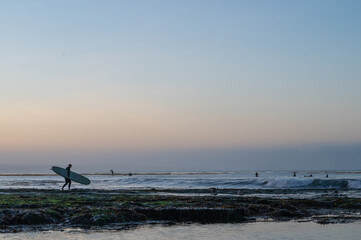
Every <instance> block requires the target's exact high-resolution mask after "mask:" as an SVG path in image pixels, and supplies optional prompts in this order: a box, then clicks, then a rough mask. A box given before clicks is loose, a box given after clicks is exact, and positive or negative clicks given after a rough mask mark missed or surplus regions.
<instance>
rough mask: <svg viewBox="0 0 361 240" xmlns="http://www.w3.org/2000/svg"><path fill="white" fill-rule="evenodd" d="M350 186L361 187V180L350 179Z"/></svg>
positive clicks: (352, 187) (353, 187)
mask: <svg viewBox="0 0 361 240" xmlns="http://www.w3.org/2000/svg"><path fill="white" fill-rule="evenodd" d="M348 188H351V189H361V180H348Z"/></svg>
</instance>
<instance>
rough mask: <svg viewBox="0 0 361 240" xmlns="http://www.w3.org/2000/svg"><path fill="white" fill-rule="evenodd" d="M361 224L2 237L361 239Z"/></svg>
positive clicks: (246, 225) (57, 239)
mask: <svg viewBox="0 0 361 240" xmlns="http://www.w3.org/2000/svg"><path fill="white" fill-rule="evenodd" d="M360 236H361V223H348V224H329V225H321V224H316V223H311V222H307V223H302V222H301V223H300V222H280V223H275V222H256V223H244V224H205V225H199V224H189V225H184V224H183V225H172V226H164V225H153V226H140V227H137V228H131V229H128V230H113V231H109V230H105V231H85V230H80V229H67V230H65V231H62V232H23V233H15V234H1V235H0V238H2V239H9V240H15V239H16V240H18V239H19V240H20V239H21V240H30V239H34V240H37V239H39V240H40V239H52V240H74V239H78V240H85V239H86V240H92V239H94V240H98V239H103V240H117V239H119V240H151V239H156V240H163V239H164V240H173V239H174V240H175V239H181V240H193V239H197V240H223V239H227V240H242V239H247V240H253V239H255V240H256V239H257V240H262V239H269V240H272V239H275V240H279V239H317V240H333V239H347V240H353V239H360Z"/></svg>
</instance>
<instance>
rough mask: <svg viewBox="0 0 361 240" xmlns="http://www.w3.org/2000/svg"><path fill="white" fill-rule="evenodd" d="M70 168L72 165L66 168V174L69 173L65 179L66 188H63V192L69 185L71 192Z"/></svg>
mask: <svg viewBox="0 0 361 240" xmlns="http://www.w3.org/2000/svg"><path fill="white" fill-rule="evenodd" d="M70 168H71V164H69V165H68V167H67V168H66V172H67V177H66V178H65V184H64V186H63V187H62V188H61V190H64V187H65V186H66V185H67V184H69V185H68V188H69V190H70V186H71V180H70Z"/></svg>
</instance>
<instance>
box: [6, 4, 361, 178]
mask: <svg viewBox="0 0 361 240" xmlns="http://www.w3.org/2000/svg"><path fill="white" fill-rule="evenodd" d="M360 25H361V2H360V1H351V0H348V1H332V0H330V1H325V0H322V1H321V0H312V1H308V0H305V1H281V0H275V1H266V0H265V1H262V0H259V1H246V0H243V1H232V0H226V1H213V0H204V1H202V0H192V1H187V0H184V1H168V0H160V1H158V0H152V1H145V0H144V1H141V0H136V1H115V0H114V1H112V0H106V1H103V0H86V1H85V0H78V1H70V0H69V1H45V0H43V1H40V0H34V1H28V0H22V1H20V0H5V1H1V2H0V32H1V34H0V53H1V54H0V167H1V169H2V170H1V171H3V172H8V171H12V172H16V171H47V170H48V166H51V165H54V164H57V165H67V164H68V163H69V162H72V163H73V165H74V163H75V165H78V166H79V168H82V169H83V170H84V171H86V170H88V171H103V170H104V169H108V168H113V169H117V170H118V169H119V171H167V170H172V171H182V170H187V171H192V170H194V171H209V170H230V169H231V170H243V169H361V158H360V157H361V156H360V153H361V124H360V123H361V104H360V103H361V79H360V76H361V68H360V65H361V45H360V42H361V28H360ZM44 169H45V170H44Z"/></svg>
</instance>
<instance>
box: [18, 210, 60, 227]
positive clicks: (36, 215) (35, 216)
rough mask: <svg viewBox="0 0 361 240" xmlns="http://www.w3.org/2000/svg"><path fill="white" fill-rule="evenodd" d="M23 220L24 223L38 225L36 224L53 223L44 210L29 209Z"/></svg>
mask: <svg viewBox="0 0 361 240" xmlns="http://www.w3.org/2000/svg"><path fill="white" fill-rule="evenodd" d="M21 222H22V223H23V224H29V225H36V224H44V223H52V222H53V221H52V219H51V218H49V217H47V216H45V215H44V214H43V213H42V212H35V211H29V212H27V213H25V214H24V215H23V216H22V218H21Z"/></svg>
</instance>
